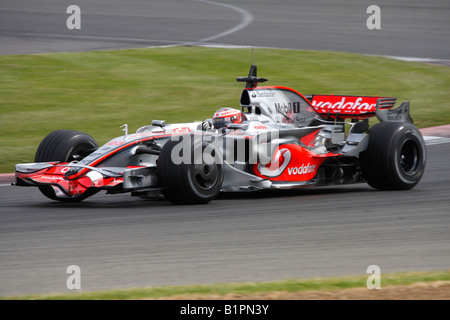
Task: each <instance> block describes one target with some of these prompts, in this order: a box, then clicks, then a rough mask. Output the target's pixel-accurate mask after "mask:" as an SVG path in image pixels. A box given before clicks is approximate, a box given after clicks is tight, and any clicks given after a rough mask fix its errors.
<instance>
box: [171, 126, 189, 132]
mask: <svg viewBox="0 0 450 320" xmlns="http://www.w3.org/2000/svg"><path fill="white" fill-rule="evenodd" d="M191 131H192V130H191V129H190V128H189V127H180V128H175V129H173V130H172V132H173V133H186V132H191Z"/></svg>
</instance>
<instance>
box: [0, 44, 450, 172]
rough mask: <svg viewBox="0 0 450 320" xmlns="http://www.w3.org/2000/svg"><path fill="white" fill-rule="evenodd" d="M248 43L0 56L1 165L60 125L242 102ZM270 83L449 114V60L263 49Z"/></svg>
mask: <svg viewBox="0 0 450 320" xmlns="http://www.w3.org/2000/svg"><path fill="white" fill-rule="evenodd" d="M250 61H251V51H250V49H216V48H203V47H171V48H149V49H133V50H119V51H98V52H83V53H54V54H35V55H10V56H7V55H6V56H0V110H1V116H0V117H1V118H0V120H1V122H0V123H1V125H0V150H1V152H0V172H13V170H14V164H16V163H23V162H32V161H33V159H34V153H35V151H36V148H37V146H38V145H39V143H40V141H41V140H42V139H43V137H44V136H45V135H46V134H48V133H50V132H52V131H54V130H57V129H74V130H80V131H83V132H86V133H89V134H91V135H92V136H93V137H94V138H95V139H96V140H97V141H98V143H99V144H103V143H105V142H106V141H108V140H109V139H111V138H113V137H116V136H119V135H121V134H122V131H121V129H120V128H119V127H120V126H121V125H122V124H124V123H128V125H129V129H130V132H133V131H135V130H137V129H138V128H139V127H141V126H144V125H147V124H149V123H150V122H151V120H153V119H163V120H166V121H167V122H186V121H201V120H203V119H205V118H208V117H211V116H212V114H213V112H214V111H215V110H216V109H218V108H219V107H222V106H234V107H239V97H240V93H241V91H242V89H243V84H242V83H238V82H236V81H235V78H236V77H238V76H245V75H246V74H247V73H248V69H249V65H250ZM255 63H256V64H257V65H258V72H259V75H260V76H262V77H267V78H269V80H270V82H268V84H269V85H283V86H288V87H292V88H294V89H296V90H298V91H300V92H302V93H304V94H311V93H323V94H333V93H334V94H349V95H383V96H396V97H398V98H399V101H404V100H409V101H410V102H411V109H412V111H411V113H412V117H413V119H414V120H415V124H416V125H417V126H418V127H428V126H435V125H443V124H448V123H450V93H449V91H448V88H450V68H448V67H444V66H437V65H428V64H422V63H413V62H403V61H396V60H392V59H388V58H382V57H373V56H363V55H356V54H348V53H337V52H315V51H298V50H281V49H256V50H255Z"/></svg>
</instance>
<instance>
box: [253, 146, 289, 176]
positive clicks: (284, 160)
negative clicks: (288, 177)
mask: <svg viewBox="0 0 450 320" xmlns="http://www.w3.org/2000/svg"><path fill="white" fill-rule="evenodd" d="M290 161H291V152H290V151H289V149H278V151H277V152H276V153H275V155H274V156H273V158H272V160H271V161H270V162H269V163H268V164H266V165H264V164H262V163H258V170H259V172H260V173H261V174H262V175H264V176H266V177H271V178H273V177H276V176H279V175H280V174H282V173H283V171H284V169H286V167H287V166H288V164H289V162H290Z"/></svg>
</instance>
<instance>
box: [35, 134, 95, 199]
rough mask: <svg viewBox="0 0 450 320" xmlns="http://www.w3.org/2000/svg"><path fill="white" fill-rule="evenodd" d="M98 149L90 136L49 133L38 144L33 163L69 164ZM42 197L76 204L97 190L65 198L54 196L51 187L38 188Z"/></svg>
mask: <svg viewBox="0 0 450 320" xmlns="http://www.w3.org/2000/svg"><path fill="white" fill-rule="evenodd" d="M96 148H98V144H97V142H96V141H95V140H94V138H92V137H91V136H90V135H88V134H86V133H83V132H80V131H74V130H57V131H53V132H51V133H49V134H48V135H47V136H46V137H45V138H44V139H43V140H42V142H41V143H40V144H39V147H38V149H37V151H36V155H35V157H34V162H51V161H59V162H70V161H73V160H79V159H80V157H79V155H80V154H83V153H86V151H89V150H94V149H96ZM39 190H40V191H41V192H42V194H43V195H44V196H46V197H47V198H49V199H52V200H58V201H63V202H78V201H81V200H84V199H86V198H87V197H89V196H91V195H93V194H95V193H96V192H97V191H98V190H93V189H91V190H89V189H88V190H87V191H86V192H84V193H83V194H82V195H79V196H75V197H71V198H65V197H59V196H57V195H56V193H55V191H54V189H53V187H52V186H39Z"/></svg>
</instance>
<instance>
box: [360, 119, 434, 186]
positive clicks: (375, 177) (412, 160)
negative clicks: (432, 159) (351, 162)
mask: <svg viewBox="0 0 450 320" xmlns="http://www.w3.org/2000/svg"><path fill="white" fill-rule="evenodd" d="M426 159H427V153H426V147H425V142H424V140H423V137H422V134H421V133H420V131H419V130H418V129H417V128H416V127H415V126H414V125H413V124H411V123H401V122H381V123H378V124H376V125H374V126H373V127H372V128H371V129H370V130H369V145H368V147H367V150H365V151H364V152H362V153H361V157H360V160H361V167H362V172H363V176H364V178H365V179H366V180H367V182H368V184H369V185H370V186H371V187H373V188H376V189H380V190H408V189H411V188H413V187H414V186H416V185H417V183H419V181H420V179H421V178H422V175H423V173H424V170H425V164H426Z"/></svg>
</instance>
